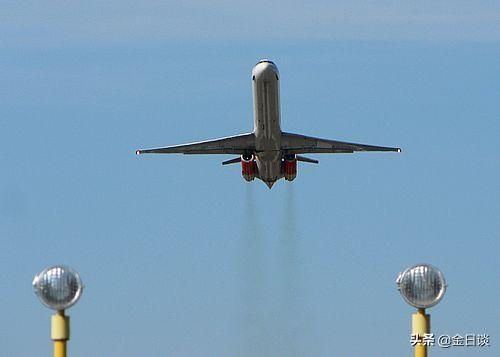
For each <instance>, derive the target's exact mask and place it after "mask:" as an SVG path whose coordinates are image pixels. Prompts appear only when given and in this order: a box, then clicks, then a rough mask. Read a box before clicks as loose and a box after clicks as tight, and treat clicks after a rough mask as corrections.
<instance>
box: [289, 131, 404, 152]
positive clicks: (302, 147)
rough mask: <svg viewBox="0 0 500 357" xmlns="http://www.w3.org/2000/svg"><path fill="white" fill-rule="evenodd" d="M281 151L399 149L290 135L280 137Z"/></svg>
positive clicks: (399, 150)
mask: <svg viewBox="0 0 500 357" xmlns="http://www.w3.org/2000/svg"><path fill="white" fill-rule="evenodd" d="M281 150H284V151H286V152H288V153H290V154H321V153H332V154H335V153H352V152H355V151H395V152H401V149H400V148H392V147H385V146H374V145H364V144H355V143H346V142H343V141H335V140H327V139H320V138H315V137H312V136H305V135H299V134H292V133H283V134H282V136H281Z"/></svg>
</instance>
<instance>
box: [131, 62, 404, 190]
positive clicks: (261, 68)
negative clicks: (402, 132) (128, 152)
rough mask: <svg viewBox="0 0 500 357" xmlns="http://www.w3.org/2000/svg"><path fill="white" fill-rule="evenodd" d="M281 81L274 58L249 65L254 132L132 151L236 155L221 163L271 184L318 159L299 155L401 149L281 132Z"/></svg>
mask: <svg viewBox="0 0 500 357" xmlns="http://www.w3.org/2000/svg"><path fill="white" fill-rule="evenodd" d="M279 81H280V75H279V72H278V68H277V67H276V65H275V64H274V63H273V62H272V61H270V60H267V59H263V60H261V61H259V62H258V63H257V64H256V65H255V66H254V67H253V70H252V87H253V111H254V130H253V132H251V133H247V134H240V135H235V136H229V137H225V138H221V139H215V140H207V141H200V142H195V143H190V144H183V145H174V146H167V147H163V148H156V149H143V150H137V151H136V154H138V155H139V154H232V155H238V157H236V158H233V159H230V160H227V161H224V162H223V163H222V165H229V164H236V163H241V172H242V175H243V178H244V179H245V180H246V181H253V180H254V179H255V178H258V179H260V180H262V181H263V182H264V183H265V184H266V185H267V186H268V187H269V188H272V186H273V184H274V183H275V182H276V181H277V180H279V179H281V178H284V179H285V180H286V181H293V180H294V179H295V177H296V176H297V162H305V163H312V164H317V163H319V161H318V160H315V159H311V158H308V157H305V156H302V154H321V153H331V154H336V153H353V152H356V151H395V152H400V151H401V149H400V148H394V147H384V146H374V145H364V144H355V143H348V142H342V141H336V140H327V139H320V138H315V137H311V136H305V135H300V134H292V133H287V132H283V131H281V123H280V89H279Z"/></svg>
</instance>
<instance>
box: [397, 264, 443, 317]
mask: <svg viewBox="0 0 500 357" xmlns="http://www.w3.org/2000/svg"><path fill="white" fill-rule="evenodd" d="M396 284H397V285H398V290H399V292H400V293H401V295H403V298H404V299H405V300H406V302H407V303H408V304H410V305H412V306H414V307H416V308H420V309H426V308H428V307H431V306H434V305H436V304H437V303H438V302H439V301H441V299H442V298H443V296H444V293H445V291H446V281H445V280H444V276H443V273H442V272H441V271H440V270H439V269H437V268H436V267H433V266H432V265H430V264H418V265H414V266H412V267H410V268H408V269H406V270H405V271H404V272H402V273H401V274H399V276H398V279H397V281H396Z"/></svg>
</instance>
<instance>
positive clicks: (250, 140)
mask: <svg viewBox="0 0 500 357" xmlns="http://www.w3.org/2000/svg"><path fill="white" fill-rule="evenodd" d="M254 150H255V136H254V134H253V133H248V134H240V135H235V136H228V137H226V138H221V139H215V140H206V141H199V142H196V143H190V144H183V145H174V146H167V147H164V148H157V149H144V150H137V151H136V154H137V155H139V154H235V155H242V154H244V153H248V152H253V151H254Z"/></svg>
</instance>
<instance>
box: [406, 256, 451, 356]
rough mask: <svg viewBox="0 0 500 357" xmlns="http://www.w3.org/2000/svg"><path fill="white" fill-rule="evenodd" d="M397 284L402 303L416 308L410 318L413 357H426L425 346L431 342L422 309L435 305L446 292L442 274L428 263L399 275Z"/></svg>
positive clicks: (426, 320)
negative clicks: (402, 299)
mask: <svg viewBox="0 0 500 357" xmlns="http://www.w3.org/2000/svg"><path fill="white" fill-rule="evenodd" d="M396 284H397V287H398V290H399V292H400V293H401V295H402V296H403V298H404V299H405V301H406V302H407V303H408V304H410V305H411V306H414V307H416V308H417V312H416V313H414V314H413V315H412V324H411V325H412V327H411V330H412V331H411V334H412V338H411V341H412V345H414V346H415V349H414V351H415V357H427V346H429V345H432V344H433V343H434V336H433V335H432V334H431V328H430V327H431V323H430V321H431V317H430V315H428V314H426V313H425V309H426V308H429V307H432V306H434V305H436V304H437V303H438V302H439V301H441V299H442V298H443V296H444V293H445V292H446V281H445V280H444V276H443V273H442V272H441V271H440V270H439V269H437V268H435V267H433V266H432V265H430V264H417V265H414V266H412V267H410V268H408V269H406V270H405V271H404V272H402V273H400V274H399V276H398V278H397V280H396Z"/></svg>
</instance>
